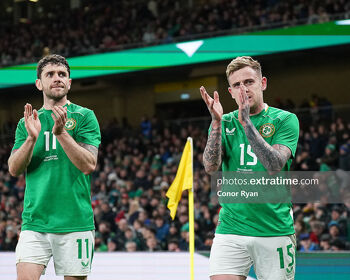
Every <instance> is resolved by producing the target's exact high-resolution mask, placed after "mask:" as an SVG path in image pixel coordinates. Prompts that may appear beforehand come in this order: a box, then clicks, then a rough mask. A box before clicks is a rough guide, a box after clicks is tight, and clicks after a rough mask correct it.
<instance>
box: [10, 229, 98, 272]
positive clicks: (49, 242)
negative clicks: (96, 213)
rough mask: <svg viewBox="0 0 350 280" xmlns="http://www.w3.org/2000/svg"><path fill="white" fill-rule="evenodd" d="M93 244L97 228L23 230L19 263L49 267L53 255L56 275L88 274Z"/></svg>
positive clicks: (18, 246)
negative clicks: (89, 229)
mask: <svg viewBox="0 0 350 280" xmlns="http://www.w3.org/2000/svg"><path fill="white" fill-rule="evenodd" d="M94 246H95V231H94V230H92V231H82V232H70V233H41V232H36V231H31V230H24V231H22V232H21V234H20V237H19V240H18V244H17V247H16V264H18V263H21V262H26V263H34V264H41V265H44V266H45V268H46V267H47V264H48V263H49V260H50V258H51V257H53V262H54V266H55V272H56V274H57V275H63V276H86V275H88V274H89V273H90V271H91V263H92V259H93V254H94ZM43 274H45V269H44V271H43Z"/></svg>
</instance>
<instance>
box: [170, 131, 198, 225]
mask: <svg viewBox="0 0 350 280" xmlns="http://www.w3.org/2000/svg"><path fill="white" fill-rule="evenodd" d="M192 169H193V167H192V138H190V137H189V138H188V139H187V143H186V145H185V148H184V151H183V153H182V156H181V160H180V164H179V168H178V169H177V173H176V176H175V179H174V182H173V183H172V184H171V186H170V187H169V189H168V191H167V193H166V196H167V197H168V198H169V201H168V208H169V209H170V216H171V218H172V219H173V220H174V219H175V215H176V210H177V205H178V204H179V201H180V199H181V195H182V191H184V190H188V189H191V190H192V187H193V170H192Z"/></svg>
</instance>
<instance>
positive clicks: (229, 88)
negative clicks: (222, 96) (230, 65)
mask: <svg viewBox="0 0 350 280" xmlns="http://www.w3.org/2000/svg"><path fill="white" fill-rule="evenodd" d="M228 92H229V93H230V94H231V97H232V98H233V99H235V97H234V95H233V91H232V88H231V87H228Z"/></svg>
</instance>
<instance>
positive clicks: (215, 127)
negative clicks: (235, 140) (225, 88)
mask: <svg viewBox="0 0 350 280" xmlns="http://www.w3.org/2000/svg"><path fill="white" fill-rule="evenodd" d="M200 92H201V96H202V99H203V100H204V102H205V104H206V105H207V107H208V110H209V113H210V115H211V119H212V122H211V131H210V134H209V137H208V141H207V145H206V146H205V149H204V154H203V165H204V169H205V171H206V172H207V173H209V174H213V173H214V172H215V171H217V170H218V169H219V167H220V165H221V153H222V148H221V118H222V114H223V109H222V106H221V103H220V101H219V94H218V92H217V91H214V98H211V97H210V96H209V94H208V93H207V91H206V90H205V88H204V87H203V86H202V87H201V88H200Z"/></svg>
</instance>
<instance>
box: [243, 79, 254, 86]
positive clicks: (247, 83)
mask: <svg viewBox="0 0 350 280" xmlns="http://www.w3.org/2000/svg"><path fill="white" fill-rule="evenodd" d="M253 83H254V81H253V80H246V81H245V83H244V84H245V85H246V86H250V85H252V84H253Z"/></svg>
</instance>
